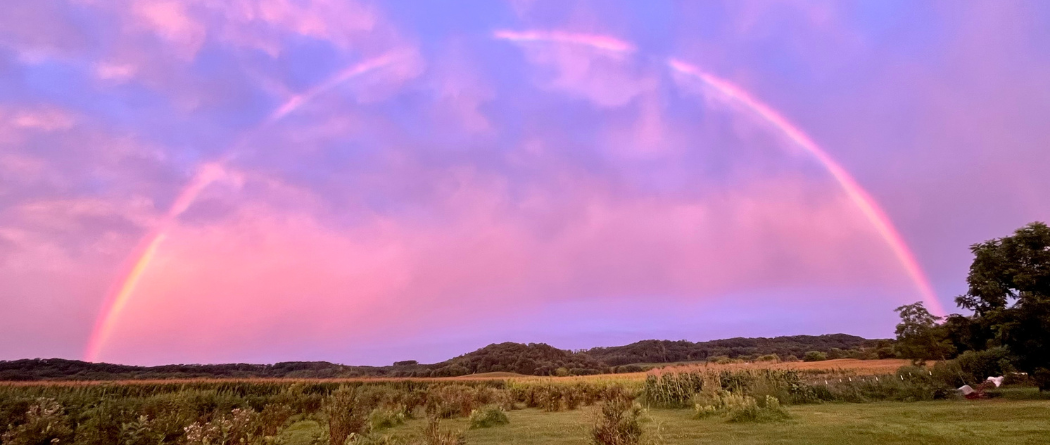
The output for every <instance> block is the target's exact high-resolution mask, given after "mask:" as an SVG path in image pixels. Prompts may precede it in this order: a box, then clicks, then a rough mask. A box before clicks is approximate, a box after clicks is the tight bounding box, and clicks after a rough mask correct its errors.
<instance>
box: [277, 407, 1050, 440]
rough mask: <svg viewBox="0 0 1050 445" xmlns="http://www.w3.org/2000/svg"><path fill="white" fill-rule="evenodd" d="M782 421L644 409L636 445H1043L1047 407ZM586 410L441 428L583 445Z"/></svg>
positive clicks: (299, 432)
mask: <svg viewBox="0 0 1050 445" xmlns="http://www.w3.org/2000/svg"><path fill="white" fill-rule="evenodd" d="M787 411H788V413H789V415H790V418H789V419H788V420H786V421H783V422H772V423H746V424H736V423H727V422H725V421H724V420H722V419H717V418H709V419H694V418H693V416H692V412H691V411H689V410H672V409H651V410H648V411H647V412H645V414H644V415H643V420H642V422H641V423H642V425H643V429H644V435H643V437H642V443H652V444H668V445H671V444H726V443H729V444H737V445H744V444H765V443H802V444H847V443H848V444H916V443H922V444H950V445H964V444H992V443H995V444H1037V443H1050V400H1028V401H1014V400H980V401H965V400H964V401H930V402H910V403H909V402H873V403H828V404H821V405H805V406H794V407H789V408H788V409H787ZM595 415H596V413H595V410H594V409H593V408H592V407H588V408H584V409H580V410H576V411H563V412H555V413H548V412H544V411H541V410H538V409H524V410H517V411H511V412H510V413H508V417H509V420H510V422H509V423H508V424H506V425H503V426H499V427H493V428H484V429H470V425H469V421H467V420H466V419H450V420H447V421H445V422H444V423H445V425H443V426H445V427H448V428H450V429H459V430H464V431H465V440H466V442H467V443H469V444H477V445H487V444H493V445H495V444H507V445H586V444H591V443H593V442H591V439H590V436H589V430H588V426H589V425H590V424H591V423H592V418H593V417H594V416H595ZM425 422H426V421H425V420H422V419H416V420H410V421H408V422H406V423H405V424H404V425H400V426H397V427H394V428H390V429H388V430H385V431H384V432H383V433H382V434H383V435H386V436H390V437H392V438H399V439H402V440H405V441H408V442H411V441H417V440H420V431H421V430H422V428H423V427H424V424H425ZM320 433H321V428H320V425H319V424H318V423H317V422H315V421H312V420H307V421H300V422H297V423H293V424H292V425H291V426H290V427H289V428H288V429H287V430H286V431H285V433H284V434H283V439H285V440H286V442H285V443H287V444H289V445H310V444H312V443H314V442H313V440H315V438H316V437H318V436H319V435H320Z"/></svg>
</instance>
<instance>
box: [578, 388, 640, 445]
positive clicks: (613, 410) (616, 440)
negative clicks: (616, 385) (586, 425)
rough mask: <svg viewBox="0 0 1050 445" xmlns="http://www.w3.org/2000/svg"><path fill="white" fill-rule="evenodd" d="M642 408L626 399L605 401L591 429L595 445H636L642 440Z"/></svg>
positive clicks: (618, 398)
mask: <svg viewBox="0 0 1050 445" xmlns="http://www.w3.org/2000/svg"><path fill="white" fill-rule="evenodd" d="M641 412H642V407H641V405H638V404H637V403H634V401H632V400H631V399H629V398H627V397H617V398H615V399H612V400H606V401H605V402H604V403H602V405H601V407H600V408H599V410H598V413H597V417H596V418H595V420H594V426H593V427H592V428H591V440H592V442H593V443H594V444H595V445H636V444H638V443H639V441H640V440H641V438H642V426H641V424H640V423H639V421H638V420H639V417H640V416H641Z"/></svg>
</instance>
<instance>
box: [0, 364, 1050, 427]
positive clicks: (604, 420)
mask: <svg viewBox="0 0 1050 445" xmlns="http://www.w3.org/2000/svg"><path fill="white" fill-rule="evenodd" d="M825 363H833V362H825ZM949 365H951V364H950V363H938V364H937V365H934V366H933V367H930V368H924V367H909V366H906V367H902V368H900V369H899V370H897V371H896V372H895V373H893V374H867V373H864V372H858V370H861V369H863V368H855V369H844V368H842V367H837V368H828V369H818V368H809V369H783V368H780V367H778V365H777V364H775V363H767V364H764V365H763V364H753V365H741V364H724V365H706V366H705V365H695V366H680V367H672V368H666V369H661V370H656V371H652V372H650V373H647V374H644V375H642V378H630V377H627V376H623V377H621V376H606V377H602V376H593V377H570V378H550V377H547V378H526V379H509V380H455V379H451V380H450V379H445V380H440V379H414V380H413V379H407V380H394V381H287V380H270V381H251V380H245V381H208V380H202V381H195V382H182V383H174V382H157V383H147V382H128V383H103V382H100V383H96V384H68V383H66V384H61V383H60V384H48V383H37V384H27V383H11V384H6V385H0V420H2V422H0V443H3V444H4V445H21V444H46V443H73V444H82V445H89V444H99V445H101V444H127V445H155V444H185V445H227V444H257V445H265V444H279V443H280V444H311V445H313V444H327V445H346V444H362V445H364V444H376V443H386V444H391V443H401V444H461V443H475V442H477V443H584V442H590V443H596V444H617V445H630V444H640V443H686V442H688V443H693V442H691V441H693V440H697V439H703V440H717V439H718V438H723V439H724V438H726V437H728V436H726V435H727V434H739V433H741V432H743V431H751V430H752V429H753V430H754V431H759V432H761V433H760V434H759V433H756V434H758V435H757V436H754V437H755V438H762V437H766V436H763V434H774V432H777V431H779V432H780V433H782V434H788V435H790V434H809V431H810V430H811V429H821V428H822V427H821V422H825V421H832V420H834V422H839V421H842V419H843V418H844V417H846V416H854V417H853V420H851V422H854V423H855V424H856V426H857V428H861V427H863V426H865V425H866V427H868V428H870V429H878V428H881V427H882V426H884V425H891V426H892V425H896V426H893V428H894V429H890V430H887V431H885V432H883V433H885V434H883V435H882V436H879V435H875V436H873V437H882V438H884V439H886V440H887V441H892V440H897V439H896V438H903V437H905V436H907V435H908V434H911V433H910V432H909V431H911V430H909V428H912V429H914V428H918V426H917V425H919V422H920V421H921V419H927V420H930V419H933V420H936V421H938V422H943V423H944V425H942V426H941V427H937V428H942V427H943V428H945V431H947V430H949V429H951V428H952V425H955V424H957V423H960V422H961V420H959V419H964V418H966V417H965V416H963V417H958V416H961V415H962V414H959V415H954V414H953V415H949V413H948V412H949V411H951V409H952V407H957V408H958V409H960V410H971V411H970V412H971V414H973V415H978V414H980V413H981V412H982V411H981V410H982V409H983V408H980V407H982V406H984V405H980V404H974V402H967V401H963V400H961V398H960V397H959V396H958V395H956V393H955V391H954V389H953V386H952V385H955V383H956V382H957V381H958V379H962V381H965V382H967V383H970V384H977V382H978V381H979V380H981V377H980V376H979V375H976V374H972V373H971V374H966V373H965V372H962V371H961V368H958V367H955V366H949ZM873 369H874V368H873ZM1041 395H1046V394H1045V393H1040V392H1038V391H1037V390H1036V389H1035V388H1034V387H1032V386H1031V384H1030V382H1029V381H1027V380H1026V379H1025V378H1024V377H1023V376H1012V377H1011V379H1009V380H1008V381H1007V383H1006V385H1005V386H1004V387H1003V388H1002V389H998V390H992V391H989V392H988V396H991V397H993V398H996V399H993V400H990V401H982V402H980V403H986V402H989V403H993V404H996V405H994V406H1001V407H1002V409H1001V410H998V411H995V413H994V415H995V416H1002V415H1003V414H1002V413H1004V412H1012V410H1014V409H1015V408H1014V407H1024V408H1023V409H1025V410H1031V409H1040V410H1041V411H1039V410H1037V411H1033V412H1030V413H1028V414H1025V415H1023V416H1022V415H1020V414H1018V416H1019V417H1018V418H1019V419H1032V422H1036V420H1039V421H1042V422H1043V423H1044V424H1046V422H1047V421H1048V420H1050V404H1047V402H1046V401H1013V400H1009V399H1017V398H1039V397H1040V396H1041ZM934 400H940V401H941V402H937V403H932V404H926V403H927V402H925V401H934ZM1008 400H1009V401H1008ZM916 401H920V402H923V403H921V404H914V405H909V406H912V407H913V408H909V409H910V410H912V411H907V410H904V411H901V412H903V413H907V412H913V413H914V414H911V415H910V416H913V417H914V418H901V419H896V420H893V419H889V417H891V416H892V414H891V413H892V412H893V411H894V410H898V411H899V409H898V408H892V409H886V410H883V411H879V410H881V409H882V408H879V407H881V406H883V405H882V404H884V403H888V402H916ZM842 402H878V403H876V404H848V405H847V404H843V403H842ZM847 406H848V407H851V408H846V407H847ZM865 407H870V408H865ZM923 407H928V408H923ZM869 409H870V410H871V411H868V410H869ZM973 410H976V411H973ZM1004 410H1005V411H1004ZM858 411H863V412H865V413H869V412H870V413H872V414H863V413H859V412H858ZM960 412H966V411H960ZM879 413H882V414H879ZM981 415H983V414H981ZM836 416H837V417H836ZM953 416H955V417H953ZM864 419H867V420H864ZM937 419H940V420H937ZM1040 419H1041V420H1040ZM971 420H978V419H971ZM858 422H859V423H858ZM865 422H867V423H865ZM741 424H745V425H750V426H749V427H738V426H734V425H741ZM1011 425H1012V426H1011V428H1013V425H1016V424H1013V423H1012V424H1011ZM937 428H934V429H932V430H927V431H933V432H937V431H939V430H937ZM822 431H823V430H822ZM835 431H836V430H834V429H831V430H827V431H823V433H821V434H823V435H818V436H815V437H822V438H825V439H826V441H828V442H834V441H835V440H841V439H842V436H840V435H841V434H847V433H848V431H851V430H844V429H839V430H837V431H838V432H837V433H836V432H835ZM856 431H863V429H862V428H861V429H860V430H856ZM1024 431H1027V432H1033V434H1034V432H1043V431H1044V430H1043V429H1042V428H1041V427H1032V428H1029V429H1027V430H1024ZM526 432H528V433H527V434H526ZM929 434H933V433H929ZM938 434H939V433H938ZM952 434H954V433H952ZM952 434H949V435H948V436H945V437H952ZM1025 434H1027V433H1025ZM1015 436H1016V437H1019V438H1023V437H1024V435H1023V434H1022V435H1016V434H1015ZM733 437H735V436H733ZM938 437H939V436H938ZM511 438H513V441H512V440H511ZM825 439H820V440H825ZM55 440H57V442H54V441H55ZM734 440H736V439H734ZM756 440H758V439H756ZM464 441H466V442H464ZM515 441H517V442H515ZM683 441H684V442H683ZM818 442H819V441H818Z"/></svg>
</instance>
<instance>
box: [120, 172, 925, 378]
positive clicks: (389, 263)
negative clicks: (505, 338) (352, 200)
mask: <svg viewBox="0 0 1050 445" xmlns="http://www.w3.org/2000/svg"><path fill="white" fill-rule="evenodd" d="M387 174H388V175H390V174H402V173H398V172H396V171H394V172H388V173H387ZM436 178H437V182H436V183H434V184H433V186H434V188H435V190H437V191H438V195H437V197H436V201H434V202H432V205H433V207H431V210H430V213H431V214H432V217H431V218H428V219H426V220H410V219H402V218H396V217H393V216H390V215H382V214H376V213H372V214H365V215H364V217H363V218H361V219H359V220H358V221H357V222H355V223H353V224H351V225H349V226H338V225H337V226H333V225H331V224H330V223H325V222H323V221H322V220H319V219H317V217H316V216H314V215H317V214H318V212H317V210H316V209H315V206H317V205H320V204H321V203H320V201H317V200H316V199H314V198H311V194H310V193H308V192H307V193H306V194H305V195H304V194H303V193H304V192H305V191H303V190H299V191H297V190H296V189H295V188H289V187H287V186H283V185H280V183H275V182H273V181H272V180H267V181H266V183H267V184H269V185H266V187H269V188H270V190H271V192H269V193H267V194H266V195H265V196H269V197H270V198H269V199H275V200H276V201H279V202H287V201H288V200H287V199H285V198H277V197H279V196H282V195H284V196H289V197H290V196H299V197H298V198H295V199H294V201H295V202H297V203H298V205H297V206H296V207H295V208H288V207H287V206H284V205H282V206H281V207H279V208H274V207H271V205H269V204H267V201H258V200H252V201H245V196H243V195H237V196H239V197H237V198H235V197H234V196H229V197H227V198H225V199H236V200H237V202H239V203H240V204H239V206H238V210H237V211H236V212H235V213H234V214H232V215H231V216H229V217H228V218H227V219H224V220H223V221H222V222H221V223H216V224H210V225H206V226H205V225H193V224H181V225H178V226H177V227H175V228H173V229H172V230H171V231H169V232H168V233H167V235H166V237H165V241H164V243H163V244H162V245H161V246H160V248H159V249H158V252H157V254H156V257H155V259H154V261H153V263H151V266H150V267H149V269H148V270H147V272H146V273H145V274H144V276H143V277H142V279H141V281H140V283H139V286H138V288H137V289H136V291H135V295H134V298H133V299H132V300H131V302H130V303H129V305H128V306H127V308H126V310H125V312H124V314H123V315H122V316H121V317H120V319H119V320H118V321H117V324H116V326H115V329H114V331H113V332H114V334H113V337H112V340H111V342H110V343H109V344H107V345H106V347H105V348H104V349H103V354H102V358H103V359H105V360H116V361H121V362H127V361H133V362H134V361H137V362H165V361H187V360H188V361H229V360H240V359H250V358H251V357H252V354H253V353H252V352H250V351H252V350H255V349H257V348H260V349H263V350H267V351H273V350H274V349H275V348H276V349H281V348H283V347H285V346H281V345H285V344H287V345H291V344H298V343H302V342H307V343H309V342H318V343H319V344H327V345H331V344H333V342H334V343H342V344H345V345H346V346H345V348H344V349H345V350H346V351H348V352H347V353H348V354H360V353H361V352H360V351H362V350H363V345H364V344H366V343H368V342H371V341H376V340H377V339H382V341H384V342H397V341H418V340H419V339H420V338H421V337H420V336H423V335H429V334H432V333H451V332H455V331H456V330H458V329H485V327H484V326H485V325H479V324H478V322H477V321H476V320H478V319H487V318H490V317H501V316H505V314H507V313H509V312H513V311H517V310H521V309H526V308H535V307H539V306H542V305H544V304H547V303H553V302H561V303H564V302H568V301H575V300H580V301H604V300H609V299H617V298H631V297H636V296H638V295H654V296H667V297H669V298H672V299H686V300H689V301H703V300H706V299H712V298H718V297H719V296H720V295H723V294H724V293H726V292H730V291H733V290H737V291H738V290H740V289H741V288H746V289H754V290H760V289H767V288H805V287H807V286H817V285H820V286H825V287H829V286H830V287H835V286H858V285H859V286H870V287H874V288H881V289H887V290H892V289H897V290H899V289H902V288H903V289H907V285H908V283H907V280H906V278H904V277H902V276H901V274H900V273H899V271H898V270H897V265H896V263H895V262H894V260H893V258H892V255H891V254H890V252H888V251H886V249H885V248H884V246H883V245H882V244H881V241H880V240H879V239H878V237H877V235H876V234H875V233H874V231H873V230H872V229H871V228H870V225H869V224H867V221H865V220H864V218H863V217H862V216H861V215H859V214H858V212H856V210H855V209H854V208H853V206H852V204H851V203H850V202H848V200H846V199H845V198H844V197H842V196H838V195H837V194H834V193H832V194H830V195H829V194H828V193H827V191H826V190H827V187H825V186H824V185H822V184H814V183H811V182H809V181H806V180H802V179H801V178H798V177H781V178H776V179H775V180H769V181H762V182H756V183H752V184H750V185H749V186H747V187H745V188H741V189H738V190H733V191H723V192H719V193H714V194H711V195H710V196H708V197H707V198H704V199H682V198H672V197H662V198H661V197H653V196H646V195H634V194H624V193H622V192H619V193H617V192H613V191H612V190H610V189H609V188H608V185H607V184H606V183H605V182H604V181H602V180H598V179H597V178H591V179H587V178H571V177H569V176H566V177H563V178H562V179H560V180H557V181H554V182H550V183H542V184H537V185H535V186H534V187H533V188H530V189H529V190H527V191H526V193H525V195H524V196H519V197H516V198H513V199H512V198H511V195H510V194H509V190H508V189H506V187H505V182H504V180H503V179H501V178H500V177H498V176H491V175H488V174H485V173H482V172H480V171H476V170H473V169H469V168H454V169H451V170H448V171H444V172H440V174H439V175H438V176H436ZM249 182H251V180H249ZM234 193H236V192H235V191H234ZM289 193H290V194H291V195H288V194H289ZM818 197H819V198H818ZM216 198H217V199H223V198H221V197H219V196H216ZM858 252H863V254H861V255H858ZM259 277H267V279H266V280H260V279H259ZM317 308H324V310H317ZM379 314H384V315H383V316H379ZM390 314H397V315H396V316H388V315H390ZM477 334H478V335H484V332H480V331H479V332H477ZM413 339H415V340H413ZM275 342H276V344H277V346H273V345H274V344H275ZM289 347H290V346H289ZM354 351H358V352H354ZM362 360H369V358H368V357H365V356H361V355H354V356H352V357H347V359H346V361H357V362H360V361H362Z"/></svg>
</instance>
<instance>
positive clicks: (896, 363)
mask: <svg viewBox="0 0 1050 445" xmlns="http://www.w3.org/2000/svg"><path fill="white" fill-rule="evenodd" d="M908 363H909V362H908V361H907V360H900V359H881V360H856V359H838V360H824V361H819V362H777V363H774V362H759V363H729V364H714V363H703V364H700V363H685V364H672V365H666V366H664V367H663V368H662V369H660V370H658V371H662V372H674V371H682V370H690V369H697V368H701V369H706V370H711V371H721V370H726V371H739V370H746V369H786V370H795V371H801V372H804V373H807V374H813V375H843V376H846V375H856V376H871V375H884V374H893V372H894V371H896V370H897V369H898V368H900V367H901V366H904V365H907V364H908ZM933 363H934V362H932V361H931V362H928V365H929V366H932V365H933ZM648 374H649V372H633V373H624V374H596V375H587V376H573V377H547V376H543V377H540V376H530V375H522V374H515V373H512V372H488V373H482V374H470V375H464V376H459V377H426V378H421V377H357V378H334V379H297V378H248V379H246V378H228V379H227V378H213V377H209V378H194V379H133V380H37V381H0V386H95V385H110V386H112V385H159V384H193V383H202V382H203V383H224V382H227V383H241V382H256V383H282V384H284V383H318V382H320V383H361V382H365V383H368V382H377V383H378V382H404V381H423V382H442V381H450V382H456V381H476V380H513V381H541V382H573V381H586V382H594V381H630V380H644V379H645V376H646V375H648Z"/></svg>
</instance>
